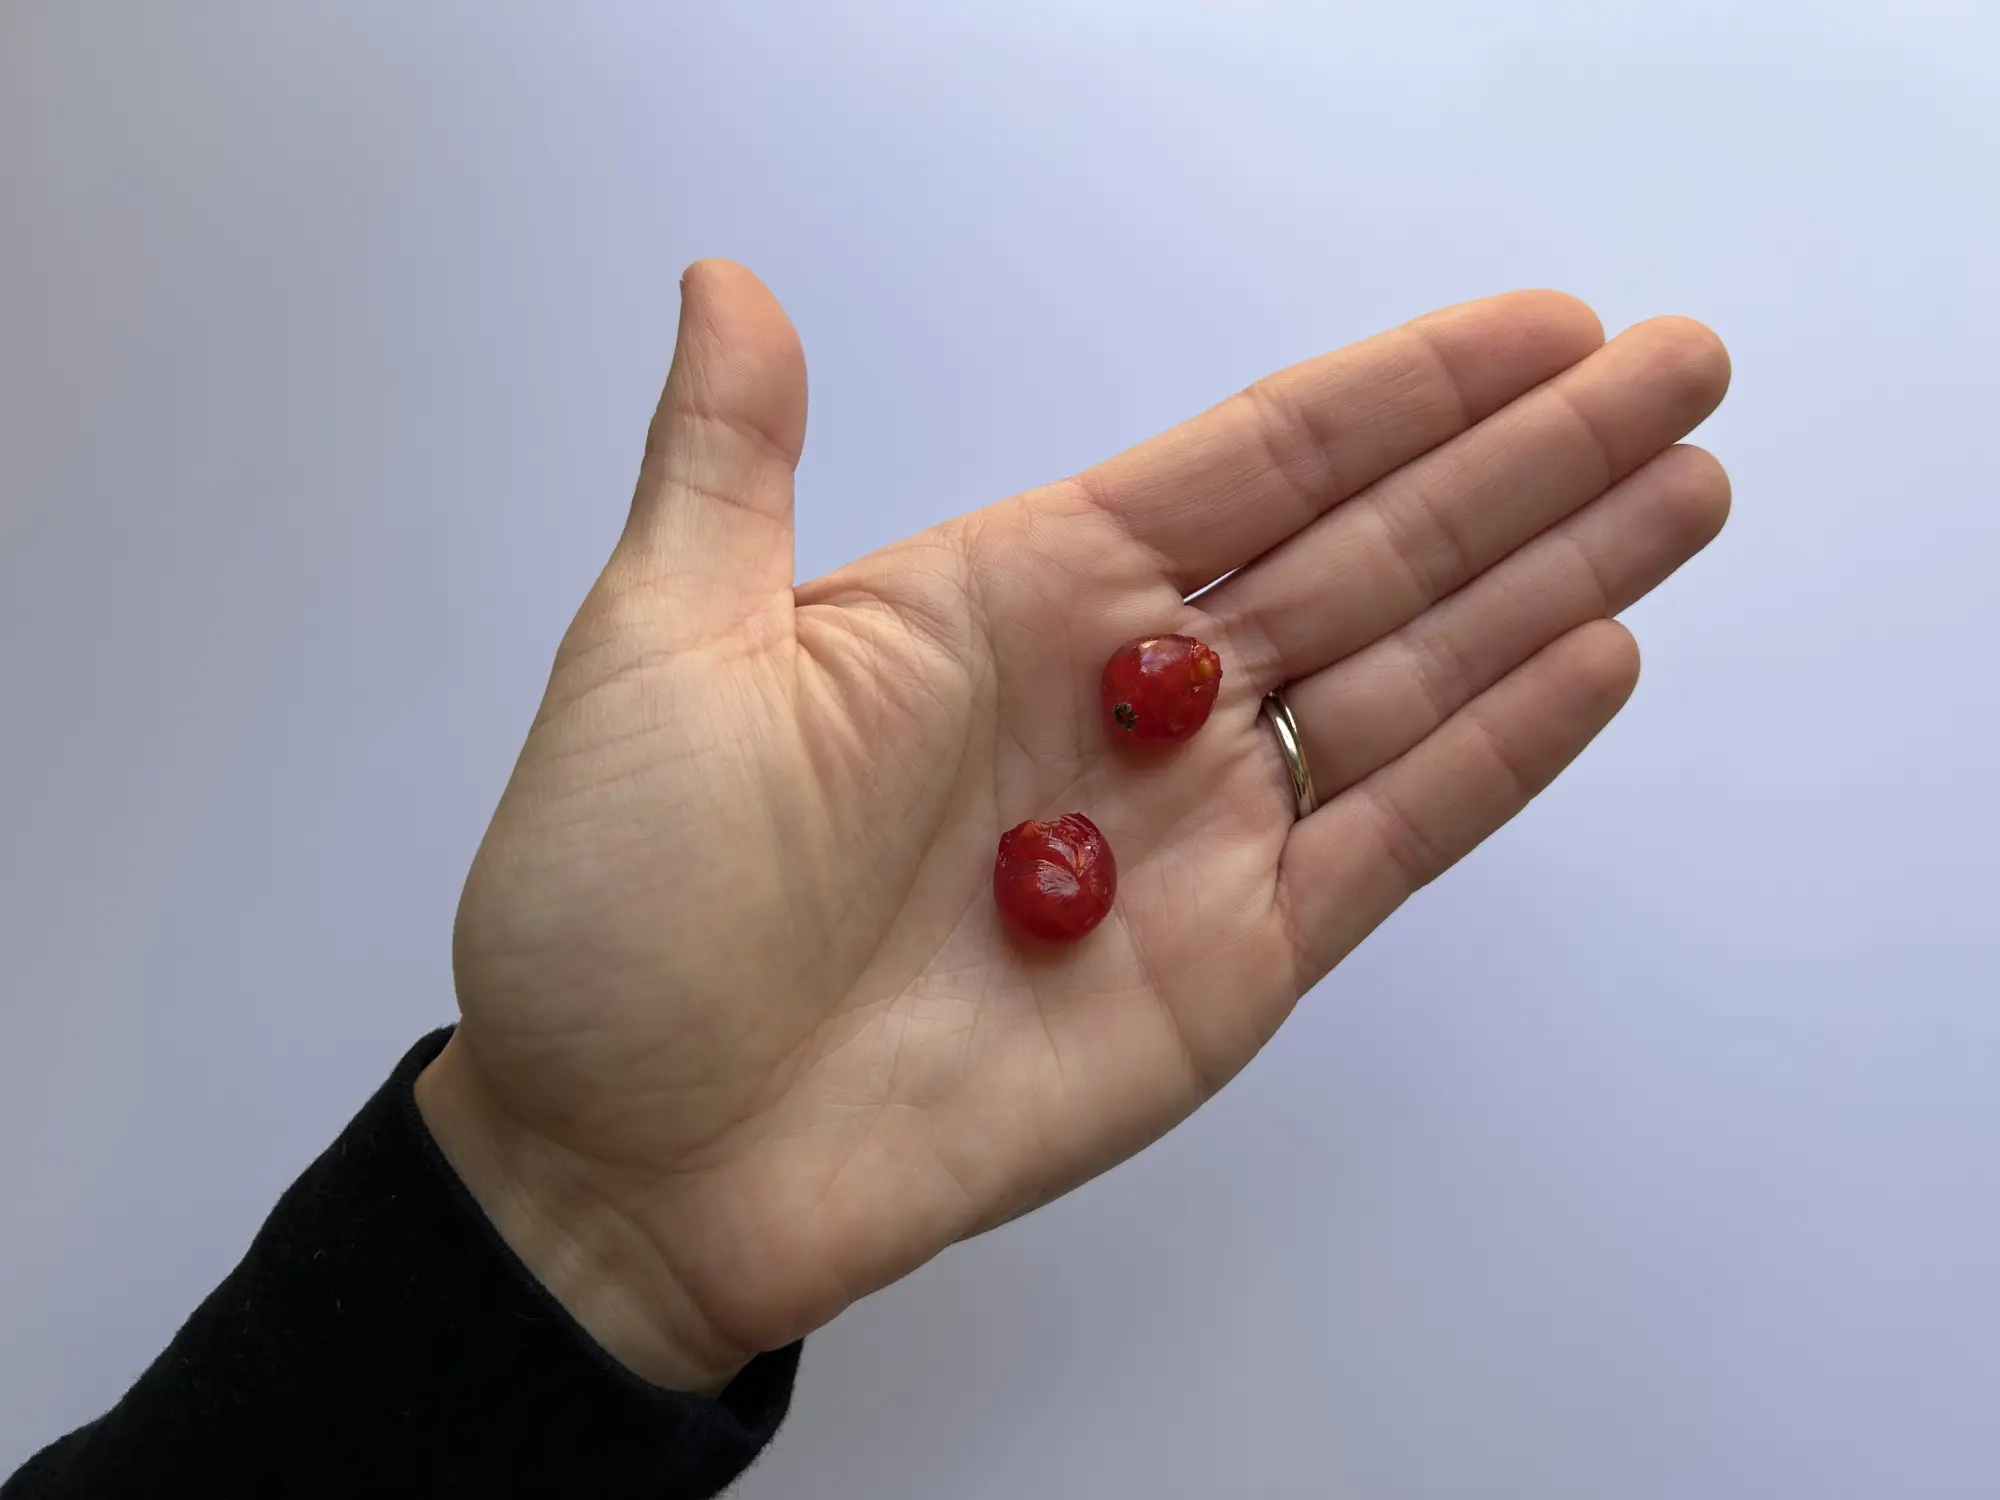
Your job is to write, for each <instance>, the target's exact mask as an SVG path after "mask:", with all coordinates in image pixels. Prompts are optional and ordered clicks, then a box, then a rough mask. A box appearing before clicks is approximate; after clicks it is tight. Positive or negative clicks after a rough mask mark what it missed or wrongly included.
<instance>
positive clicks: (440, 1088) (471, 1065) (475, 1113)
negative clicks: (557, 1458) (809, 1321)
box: [415, 1033, 755, 1396]
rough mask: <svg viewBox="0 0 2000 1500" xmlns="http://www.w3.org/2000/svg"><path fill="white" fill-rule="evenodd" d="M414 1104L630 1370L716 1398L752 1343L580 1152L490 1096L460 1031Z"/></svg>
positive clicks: (541, 1270)
mask: <svg viewBox="0 0 2000 1500" xmlns="http://www.w3.org/2000/svg"><path fill="white" fill-rule="evenodd" d="M415 1093H416V1101H417V1109H418V1111H419V1113H421V1114H422V1116H423V1119H424V1124H425V1125H426V1126H427V1127H428V1128H429V1130H430V1132H431V1135H432V1137H433V1139H435V1140H436V1141H437V1144H438V1148H439V1150H441V1151H442V1152H443V1153H444V1156H445V1160H446V1161H447V1162H449V1163H450V1164H451V1168H452V1170H453V1171H454V1172H456V1173H457V1174H458V1177H459V1179H460V1180H461V1181H462V1182H464V1184H465V1186H466V1188H467V1190H468V1191H469V1192H470V1193H471V1194H472V1197H473V1200H474V1201H475V1202H476V1203H478V1205H479V1207H480V1209H481V1210H482V1211H483V1212H484V1213H485V1215H486V1217H487V1219H488V1220H489V1221H490V1222H491V1223H492V1225H493V1227H494V1229H495V1230H496V1231H498V1233H499V1235H500V1237H501V1239H503V1240H505V1241H506V1243H507V1246H508V1248H509V1249H511V1250H512V1251H513V1252H514V1254H515V1255H516V1256H518V1257H519V1258H520V1260H521V1262H522V1264H524V1265H525V1266H527V1268H528V1270H529V1271H530V1272H531V1273H533V1275H534V1277H535V1279H536V1280H537V1281H539V1282H540V1283H541V1284H542V1286H543V1287H544V1288H546V1289H547V1291H548V1292H549V1294H550V1295H551V1296H553V1297H554V1298H555V1299H556V1301H557V1302H559V1303H561V1304H562V1306H563V1308H564V1310H565V1311H567V1312H568V1313H569V1315H570V1316H571V1317H572V1318H574V1319H575V1320H576V1321H577V1323H578V1325H579V1326H581V1327H582V1329H583V1330H584V1332H585V1333H587V1334H589V1335H590V1337H591V1338H592V1339H593V1340H595V1341H596V1342H597V1344H598V1345H599V1346H600V1347H602V1348H603V1349H604V1351H605V1352H606V1353H608V1354H609V1355H611V1357H612V1358H613V1359H615V1360H617V1361H618V1362H619V1363H620V1364H621V1365H623V1366H625V1368H626V1369H628V1370H630V1371H632V1372H633V1373H634V1374H636V1375H638V1376H640V1377H641V1378H643V1379H645V1380H648V1381H650V1382H652V1383H653V1384H654V1385H657V1386H660V1387H662V1388H663V1389H666V1390H676V1391H687V1392H692V1393H694V1394H698V1395H704V1396H713V1395H716V1394H718V1393H719V1392H720V1391H721V1390H722V1388H723V1387H724V1386H726V1385H727V1384H728V1383H729V1381H730V1380H731V1379H732V1378H733V1377H734V1376H735V1374H736V1373H737V1371H739V1370H740V1369H742V1367H743V1366H744V1365H745V1364H747V1363H748V1362H749V1360H750V1358H751V1356H752V1354H754V1353H755V1351H754V1350H740V1349H736V1348H733V1347H731V1346H729V1345H728V1343H727V1341H725V1340H723V1339H721V1338H720V1337H718V1336H717V1335H716V1334H715V1332H714V1330H713V1329H712V1328H711V1327H710V1326H709V1324H708V1322H707V1320H706V1319H705V1318H704V1317H703V1316H702V1315H701V1313H700V1310H699V1309H698V1308H697V1307H695V1306H694V1304H693V1302H692V1300H691V1299H690V1298H688V1297H687V1296H686V1295H685V1293H684V1292H683V1291H682V1289H681V1288H680V1287H679V1285H678V1283H677V1282H676V1281H675V1279H674V1277H673V1276H672V1274H671V1272H670V1270H669V1269H668V1267H667V1266H666V1265H665V1263H664V1261H663V1258H662V1256H661V1254H660V1251H659V1248H658V1246H657V1245H655V1244H654V1242H653V1241H652V1240H651V1239H650V1238H649V1237H648V1236H647V1235H646V1234H645V1233H644V1232H643V1231H642V1230H641V1229H640V1228H639V1226H638V1225H637V1224H635V1223H634V1222H633V1221H632V1219H631V1218H630V1217H629V1216H627V1215H626V1214H624V1213H623V1212H622V1211H620V1210H619V1208H618V1207H617V1205H616V1204H615V1203H614V1202H613V1201H611V1199H610V1198H608V1197H607V1196H606V1194H605V1193H604V1192H603V1191H602V1190H601V1188H600V1187H598V1186H597V1185H595V1184H593V1182H592V1181H591V1174H590V1173H589V1172H588V1171H587V1170H586V1168H585V1165H584V1164H583V1163H581V1162H579V1161H577V1160H576V1159H575V1157H574V1156H573V1154H572V1153H569V1152H567V1151H566V1150H564V1149H563V1148H562V1147H561V1146H559V1145H557V1144H556V1143H554V1142H551V1141H549V1140H547V1139H546V1138H545V1137H543V1136H541V1135H540V1134H539V1133H537V1132H535V1131H533V1130H531V1129H529V1128H528V1127H527V1126H525V1125H523V1124H522V1123H521V1122H520V1121H519V1120H518V1119H516V1118H515V1117H514V1116H513V1115H511V1114H510V1113H509V1112H508V1111H507V1109H506V1108H505V1106H504V1105H502V1104H501V1103H500V1101H499V1100H498V1099H497V1098H495V1097H494V1095H493V1093H492V1090H491V1089H490V1088H489V1087H488V1086H487V1084H486V1083H485V1080H484V1079H483V1078H482V1077H481V1075H480V1073H479V1068H478V1064H477V1063H476V1062H475V1061H474V1060H473V1058H472V1057H471V1055H470V1053H469V1051H468V1049H467V1048H466V1046H465V1044H464V1042H463V1041H462V1040H461V1039H460V1036H459V1035H458V1034H457V1033H454V1034H453V1035H452V1037H451V1039H450V1040H449V1041H448V1042H446V1044H445V1047H444V1050H443V1051H442V1052H440V1053H439V1054H438V1055H437V1056H436V1057H435V1058H433V1059H432V1060H431V1062H430V1064H429V1065H428V1066H427V1067H426V1068H425V1069H424V1071H423V1072H422V1073H420V1074H419V1075H418V1076H417V1080H416V1089H415Z"/></svg>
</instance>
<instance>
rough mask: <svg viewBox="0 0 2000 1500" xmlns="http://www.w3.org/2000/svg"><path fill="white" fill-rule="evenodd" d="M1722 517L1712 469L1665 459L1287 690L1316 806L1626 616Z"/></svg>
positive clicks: (1679, 450)
mask: <svg viewBox="0 0 2000 1500" xmlns="http://www.w3.org/2000/svg"><path fill="white" fill-rule="evenodd" d="M1728 514H1729V477H1728V475H1727V474H1726V473H1725V472H1724V471H1723V468H1722V465H1721V464H1719V463H1717V462H1716V460H1715V459H1714V458H1713V457H1712V456H1711V455H1709V454H1708V453H1706V452H1704V451H1703V450H1702V449H1700V448H1696V447H1692V446H1686V445H1683V446H1679V447H1674V448H1669V449H1667V450H1666V451H1665V452H1664V453H1661V454H1660V455H1659V456H1657V457H1656V458H1654V459H1653V460H1652V461H1651V462H1650V463H1648V464H1646V465H1645V466H1644V467H1642V468H1640V469H1639V470H1638V471H1637V472H1635V473H1633V474H1632V475H1630V476H1629V477H1628V478H1626V479H1624V480H1622V481H1621V482H1620V483H1618V484H1617V485H1614V486H1613V487H1612V488H1611V489H1610V490H1609V491H1607V492H1606V493H1605V494H1604V495H1603V496H1601V497H1600V498H1599V499H1597V500H1595V501H1593V502H1592V503H1591V504H1590V505H1588V506H1586V507H1585V508H1584V509H1582V510H1581V511H1579V512H1577V513H1576V514H1575V515H1574V516H1572V517H1571V518H1570V519H1569V520H1567V521H1565V522H1563V523H1561V524H1560V525H1558V526H1556V527H1554V528H1553V529H1552V530H1550V531H1548V532H1546V533H1544V534H1543V535H1542V536H1540V537H1538V538H1536V539H1535V540H1534V541H1532V542H1530V543H1529V544H1528V545H1527V546H1525V547H1523V548H1521V549H1520V550H1519V551H1517V552H1515V553H1514V554H1513V555H1512V556H1510V557H1508V558H1507V559H1505V560H1504V561H1503V562H1501V563H1500V564H1498V565H1497V566H1495V567H1493V568H1492V569H1490V570H1488V571H1487V572H1486V573H1485V574H1484V575H1482V576H1481V577H1480V578H1479V579H1477V580H1476V581H1475V582H1473V583H1472V584H1470V585H1469V586H1467V587H1466V588H1463V589H1461V590H1459V591H1458V592H1457V593H1455V594H1452V595H1450V596H1449V597H1447V598H1445V599H1444V600H1442V601H1441V602H1440V603H1438V604H1436V605H1433V606H1432V607H1431V608H1430V609H1428V610H1426V611H1424V612H1423V613H1422V614H1420V615H1418V616H1417V617H1416V618H1415V619H1413V620H1411V621H1409V622H1408V623H1407V624H1405V625H1403V626H1402V627H1401V628H1399V629H1397V630H1395V631H1392V632H1391V633H1390V634H1388V635H1386V636H1383V637H1382V638H1381V639H1380V640H1377V641H1375V642H1374V643H1373V644H1372V645H1369V646H1366V647H1364V648H1363V649H1362V650H1360V651H1358V652H1356V653H1355V654H1354V655H1352V656H1349V657H1347V658H1345V659H1344V660H1342V661H1339V662H1336V663H1335V664H1334V665H1332V666H1330V667H1326V668H1323V669H1321V670H1320V671H1317V672H1314V673H1312V674H1311V675H1309V676H1307V677H1305V678H1302V679H1301V680H1299V681H1298V682H1295V683H1292V684H1290V685H1289V686H1287V687H1286V689H1285V698H1286V701H1287V702H1289V703H1290V704H1291V707H1292V713H1293V715H1294V716H1295V717H1296V718H1297V719H1298V722H1299V729H1300V731H1301V734H1302V736H1303V738H1304V741H1305V754H1306V763H1307V764H1308V765H1309V766H1310V767H1311V768H1312V775H1313V782H1314V786H1315V789H1316V790H1317V792H1318V794H1319V797H1320V800H1321V801H1326V800H1329V799H1331V798H1332V797H1333V796H1335V795H1336V794H1338V793H1339V792H1341V791H1342V790H1344V789H1345V788H1347V787H1349V786H1352V785H1354V784H1355V783H1356V782H1358V781H1360V780H1361V779H1362V778H1363V777H1365V776H1368V775H1369V774H1371V773H1372V772H1374V771H1376V770H1378V769H1379V768H1381V767H1382V766H1385V765H1387V764H1388V763H1389V762H1390V761H1392V760H1394V759H1395V758H1396V757H1397V756H1399V755H1401V754H1403V752H1404V751H1406V750H1408V749H1409V748H1410V747H1411V746H1413V745H1415V744H1417V743H1419V742H1420V741H1421V740H1423V738H1424V737H1425V736H1426V735H1428V734H1430V733H1431V731H1432V730H1434V729H1436V728H1437V727H1438V726H1439V725H1440V724H1443V723H1444V722H1445V721H1446V720H1447V719H1449V718H1450V717H1451V716H1452V714H1454V713H1455V712H1457V711H1458V709H1459V708H1461V707H1463V706H1464V705H1465V704H1466V703H1468V702H1470V701H1471V700H1472V699H1473V698H1475V697H1476V696H1478V694H1479V693H1481V692H1482V691H1484V690H1485V689H1486V688H1488V687H1490V686H1492V685H1493V684H1494V683H1496V682H1498V681H1500V680H1501V679H1502V678H1504V677H1505V676H1506V675H1507V674H1508V673H1509V672H1511V671H1513V670H1514V669H1515V668H1516V667H1517V666H1519V665H1520V664H1521V663H1522V662H1524V661H1527V660H1528V659H1529V658H1530V657H1532V656H1534V654H1535V653H1536V652H1537V651H1540V650H1541V649H1542V648H1543V647H1544V646H1546V645H1548V644H1549V643H1550V642H1551V641H1554V640H1556V639H1558V638H1559V637H1561V636H1563V635H1565V634H1567V633H1568V632H1569V631H1571V630H1573V629H1575V628H1576V627H1577V626H1579V625H1582V624H1585V623H1587V622H1588V621H1590V620H1594V619H1598V618H1601V617H1603V616H1607V615H1614V614H1617V613H1618V612H1619V611H1621V610H1623V609H1625V608H1627V607H1628V606H1630V605H1631V604H1632V603H1634V602H1635V601H1636V600H1638V599H1639V598H1641V597H1642V596H1644V595H1645V594H1646V593H1648V592H1649V591H1651V590H1652V589H1653V588H1655V587H1656V586H1658V585H1659V584H1660V583H1661V582H1663V581H1664V580H1665V579H1666V578H1667V577H1668V575H1670V574H1671V573H1672V572H1673V571H1674V570H1675V569H1676V568H1678V567H1679V566H1680V565H1681V564H1682V563H1684V562H1686V561H1687V560H1688V559H1689V558H1690V557H1692V556H1694V554H1695V553H1697V552H1699V551H1700V550H1701V549H1702V548H1703V547H1704V546H1706V545H1707V544H1708V542H1709V541H1710V540H1711V539H1712V538H1713V537H1714V536H1715V534H1716V533H1717V532H1718V531H1720V530H1721V529H1722V523H1723V521H1724V519H1725V518H1726V517H1727V516H1728Z"/></svg>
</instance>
